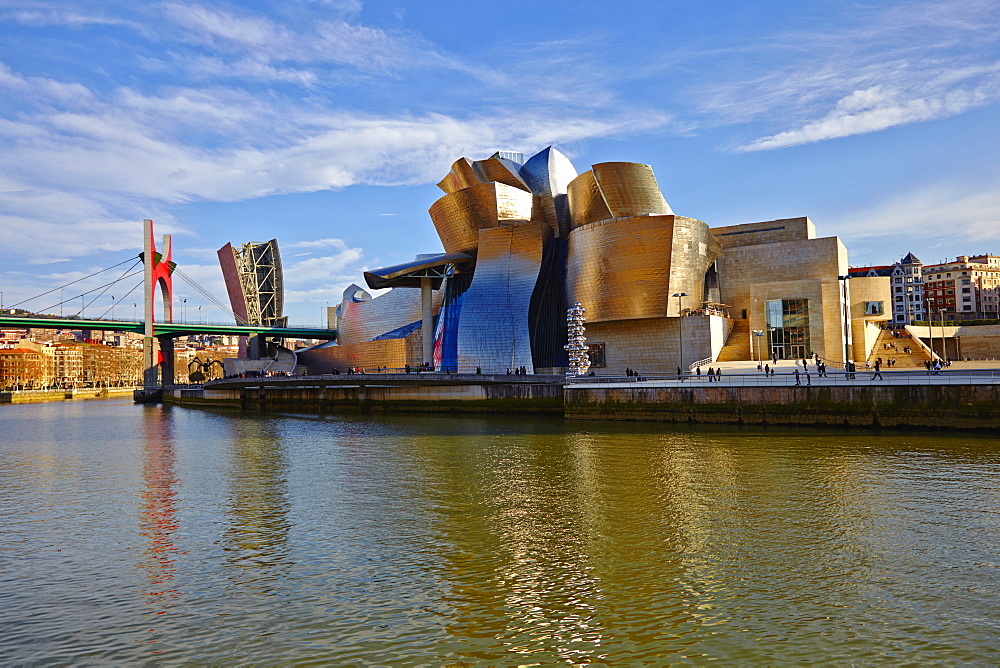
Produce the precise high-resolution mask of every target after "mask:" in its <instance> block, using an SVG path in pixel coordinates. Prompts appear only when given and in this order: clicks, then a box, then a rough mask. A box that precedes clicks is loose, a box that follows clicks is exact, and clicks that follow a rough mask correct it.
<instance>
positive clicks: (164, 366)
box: [141, 220, 177, 394]
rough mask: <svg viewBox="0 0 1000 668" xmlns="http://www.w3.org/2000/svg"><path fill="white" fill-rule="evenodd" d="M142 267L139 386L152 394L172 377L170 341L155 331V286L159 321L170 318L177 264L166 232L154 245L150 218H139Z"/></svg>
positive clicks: (165, 320)
mask: <svg viewBox="0 0 1000 668" xmlns="http://www.w3.org/2000/svg"><path fill="white" fill-rule="evenodd" d="M142 227H143V251H142V256H141V257H142V261H143V264H144V265H145V269H144V272H143V273H144V281H143V284H144V287H143V314H144V316H145V329H144V331H143V339H142V359H143V367H144V369H143V376H142V381H143V382H142V385H143V390H144V392H146V393H147V394H155V393H156V392H157V391H158V390H159V389H160V388H161V387H162V386H163V385H169V384H171V383H173V381H174V341H173V339H172V338H170V337H169V336H163V337H158V336H157V335H156V290H157V288H159V291H160V297H161V300H162V302H163V320H162V322H167V323H169V322H173V320H174V303H173V297H174V285H173V273H174V268H175V267H176V266H177V265H176V264H175V263H174V261H173V258H172V255H173V239H172V237H171V236H170V235H169V234H164V235H163V241H162V244H161V248H160V250H159V251H158V250H157V248H156V240H155V239H154V237H153V221H151V220H144V221H142Z"/></svg>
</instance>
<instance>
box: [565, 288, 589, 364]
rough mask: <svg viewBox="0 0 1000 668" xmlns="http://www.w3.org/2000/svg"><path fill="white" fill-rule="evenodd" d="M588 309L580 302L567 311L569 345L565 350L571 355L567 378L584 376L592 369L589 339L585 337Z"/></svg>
mask: <svg viewBox="0 0 1000 668" xmlns="http://www.w3.org/2000/svg"><path fill="white" fill-rule="evenodd" d="M586 311H587V309H585V308H583V306H581V305H580V302H577V303H575V304H573V306H572V307H570V308H569V309H567V310H566V329H567V330H568V331H569V337H568V339H569V340H568V343H567V344H566V345H565V346H563V349H564V350H566V352H567V353H569V369H568V370H567V371H566V375H567V376H583V375H585V374H586V373H587V370H588V369H590V356H589V355H588V354H587V337H585V336H584V331H585V330H584V326H583V323H584V322H585V321H586V317H585V316H584V313H586Z"/></svg>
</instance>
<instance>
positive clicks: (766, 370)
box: [764, 364, 771, 376]
mask: <svg viewBox="0 0 1000 668" xmlns="http://www.w3.org/2000/svg"><path fill="white" fill-rule="evenodd" d="M764 375H765V376H770V375H771V365H770V364H765V365H764Z"/></svg>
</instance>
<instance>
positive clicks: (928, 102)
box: [736, 81, 1000, 153]
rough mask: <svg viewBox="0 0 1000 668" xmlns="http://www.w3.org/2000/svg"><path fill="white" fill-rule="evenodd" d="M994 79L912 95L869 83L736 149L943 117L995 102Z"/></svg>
mask: <svg viewBox="0 0 1000 668" xmlns="http://www.w3.org/2000/svg"><path fill="white" fill-rule="evenodd" d="M998 83H1000V82H998V81H990V82H988V83H987V84H984V85H981V86H978V87H976V88H973V89H972V90H962V89H952V90H943V91H940V92H939V93H938V94H937V95H932V96H927V97H912V96H909V95H907V94H906V93H904V92H902V91H892V90H886V89H885V88H884V87H883V86H873V87H871V88H868V89H865V90H858V91H854V92H853V93H851V94H850V95H847V96H846V97H844V98H842V99H840V100H839V101H838V102H837V104H836V106H835V107H834V109H833V110H832V111H831V112H830V113H828V114H827V115H826V116H824V117H823V118H821V119H819V120H816V121H812V122H810V123H806V124H805V125H803V126H802V127H800V128H796V129H794V130H786V131H784V132H779V133H777V134H774V135H771V136H769V137H761V138H760V139H756V140H754V141H752V142H750V143H749V144H745V145H743V146H740V147H738V148H737V149H736V151H737V152H739V153H745V152H749V151H766V150H771V149H777V148H786V147H789V146H798V145H800V144H811V143H813V142H818V141H824V140H827V139H837V138H839V137H850V136H852V135H860V134H867V133H869V132H877V131H879V130H885V129H887V128H892V127H896V126H900V125H908V124H910V123H919V122H921V121H931V120H936V119H941V118H947V117H949V116H954V115H956V114H960V113H962V112H964V111H968V110H969V109H973V108H975V107H978V106H982V105H984V104H988V103H990V102H994V101H996V99H997V97H998V92H1000V87H998V85H997V84H998Z"/></svg>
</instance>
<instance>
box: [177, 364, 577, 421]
mask: <svg viewBox="0 0 1000 668" xmlns="http://www.w3.org/2000/svg"><path fill="white" fill-rule="evenodd" d="M562 380H563V379H562V377H561V376H490V375H471V374H450V375H448V374H430V373H422V374H413V375H410V376H401V375H400V374H367V375H354V376H346V375H341V376H325V377H315V376H312V377H310V376H304V377H299V378H268V379H263V378H258V379H232V380H227V381H221V382H218V381H217V382H212V383H208V384H206V385H205V386H204V387H203V388H202V389H184V388H174V389H168V390H165V391H164V393H163V401H164V402H165V403H173V404H180V405H187V406H217V407H225V408H235V409H240V410H248V411H282V412H300V413H322V412H327V411H336V410H347V411H358V412H364V413H368V412H386V413H404V412H420V413H442V412H444V413H454V412H459V413H504V412H512V413H553V414H558V415H561V414H562V411H563V386H562Z"/></svg>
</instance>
